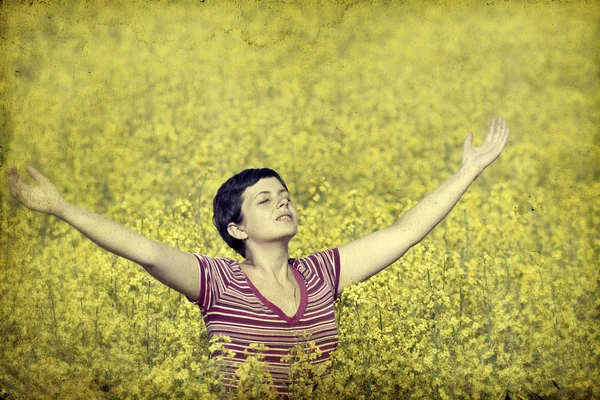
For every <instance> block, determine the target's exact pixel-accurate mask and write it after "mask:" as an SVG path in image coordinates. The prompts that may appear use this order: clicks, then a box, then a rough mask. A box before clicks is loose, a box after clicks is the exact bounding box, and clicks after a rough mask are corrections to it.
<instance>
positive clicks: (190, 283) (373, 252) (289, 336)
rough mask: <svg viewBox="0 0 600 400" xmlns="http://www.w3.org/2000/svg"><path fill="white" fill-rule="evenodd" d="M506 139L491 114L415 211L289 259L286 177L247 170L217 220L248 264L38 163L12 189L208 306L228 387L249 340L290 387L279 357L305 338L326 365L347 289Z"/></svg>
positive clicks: (279, 384) (425, 227) (411, 235)
mask: <svg viewBox="0 0 600 400" xmlns="http://www.w3.org/2000/svg"><path fill="white" fill-rule="evenodd" d="M508 136H509V129H508V128H507V126H506V122H505V121H504V120H503V119H502V118H501V117H497V118H494V119H493V120H492V121H491V122H490V125H489V130H488V134H487V136H486V138H485V140H484V142H483V144H482V145H481V146H480V147H473V139H474V135H473V134H472V133H471V132H469V133H468V135H467V138H466V139H465V142H464V146H463V152H462V166H461V168H460V170H459V171H458V172H457V173H456V174H454V175H452V176H451V177H450V178H449V179H448V180H446V181H445V182H444V183H442V184H441V185H440V186H439V187H438V188H436V189H435V190H434V191H432V192H431V193H429V194H428V195H427V196H425V197H424V198H423V199H422V200H421V201H420V202H419V203H417V204H416V205H415V206H413V207H412V208H411V209H410V210H408V211H407V212H406V213H405V214H404V215H403V216H402V217H400V218H399V219H398V220H397V221H396V222H395V223H394V224H393V225H392V226H390V227H387V228H384V229H381V230H379V231H377V232H374V233H371V234H369V235H367V236H365V237H362V238H359V239H357V240H354V241H352V242H350V243H347V244H345V245H343V246H341V247H339V248H334V249H329V250H325V251H321V252H318V253H315V254H312V255H310V256H308V257H304V258H300V259H290V258H288V244H289V242H290V240H291V239H292V238H293V237H294V236H295V235H296V233H297V230H298V213H297V211H296V207H295V206H294V203H293V201H292V199H291V197H290V193H289V191H288V189H287V186H286V184H285V182H284V181H283V179H281V177H280V176H279V175H278V174H277V173H276V172H275V171H273V170H270V169H252V170H245V171H242V172H241V173H239V174H237V175H235V176H234V177H232V178H230V179H229V180H228V181H227V182H225V183H224V184H223V185H222V186H221V188H220V189H219V191H218V192H217V195H216V197H215V200H214V204H213V206H214V216H213V221H214V223H215V225H216V227H217V229H218V230H219V233H220V234H221V236H222V237H223V239H224V240H225V241H226V242H227V244H228V245H229V246H230V247H232V248H233V249H234V250H235V251H236V252H238V253H239V254H240V255H241V256H242V257H244V259H245V260H244V261H243V262H241V263H240V262H236V261H234V260H231V259H227V258H213V257H209V256H205V255H200V254H196V253H188V252H185V251H181V250H178V249H176V248H173V247H171V246H168V245H166V244H164V243H160V242H156V241H154V240H151V239H148V238H146V237H145V236H143V235H141V234H138V233H136V232H134V231H132V230H130V229H128V228H126V227H125V226H122V225H120V224H118V223H116V222H113V221H111V220H109V219H107V218H104V217H102V216H100V215H98V214H94V213H92V212H90V211H86V210H84V209H82V208H80V207H78V206H76V205H74V204H72V203H69V202H68V201H66V200H65V199H63V197H62V196H61V194H60V192H59V191H58V189H57V188H56V186H54V184H52V182H51V181H50V180H49V179H48V178H46V177H45V176H43V175H42V174H41V173H40V172H38V171H37V170H36V169H34V168H33V167H29V168H28V169H27V171H28V172H29V174H30V175H31V176H32V177H33V178H34V179H35V180H36V181H37V182H38V183H39V185H38V186H33V185H28V184H26V183H25V182H23V181H22V180H21V178H20V177H19V174H18V173H17V171H16V169H15V168H14V167H11V168H9V170H8V180H9V185H10V191H11V194H12V196H13V197H14V198H16V199H17V200H19V201H20V202H21V203H23V204H24V205H25V206H27V207H28V208H30V209H32V210H34V211H39V212H43V213H48V214H52V215H54V216H56V217H58V218H60V219H62V220H63V221H65V222H67V223H69V224H70V225H72V226H73V227H75V228H76V229H77V230H79V231H80V232H81V233H83V234H84V235H85V236H87V237H88V238H89V239H91V240H92V241H93V242H94V243H96V244H97V245H99V246H101V247H102V248H104V249H106V250H108V251H110V252H112V253H114V254H116V255H119V256H122V257H125V258H127V259H129V260H131V261H133V262H135V263H137V264H139V265H141V266H142V267H144V268H145V269H146V270H147V271H148V272H149V273H150V274H151V275H152V276H153V277H155V278H156V279H158V280H159V281H160V282H162V283H164V284H165V285H167V286H169V287H171V288H173V289H175V290H177V291H179V292H180V293H182V294H184V295H185V296H187V298H188V299H189V300H190V301H192V302H193V303H194V304H196V305H198V306H199V307H200V309H201V311H202V315H203V318H204V321H205V323H206V326H207V331H208V333H209V335H210V336H213V335H217V334H224V335H228V336H230V338H231V343H226V345H225V347H226V348H227V349H229V350H232V351H233V352H234V353H235V355H234V357H233V358H231V359H229V360H228V361H226V362H224V363H222V364H221V368H222V371H223V372H224V375H225V379H224V381H223V382H224V384H225V385H227V386H232V387H235V386H236V381H235V373H234V372H235V369H236V368H237V367H238V366H239V365H240V363H241V362H242V361H243V360H244V350H246V349H248V348H249V346H250V343H262V344H265V345H266V346H267V347H268V350H267V351H266V352H265V355H266V358H265V361H266V362H267V364H268V371H269V372H271V375H272V377H273V382H274V386H275V387H276V388H277V390H278V391H279V392H282V393H285V392H288V391H289V388H288V384H289V382H288V376H287V375H288V370H289V363H286V362H284V361H283V360H282V357H283V356H285V355H286V354H287V353H288V352H289V350H290V349H291V348H292V347H294V345H295V344H297V343H298V342H299V341H301V340H306V339H309V340H314V341H315V343H316V345H317V346H318V347H319V349H320V351H321V355H320V357H319V358H318V359H317V360H316V361H315V362H316V363H319V362H323V361H325V360H327V359H328V358H329V357H330V354H331V352H332V351H333V350H335V348H336V346H337V326H336V323H335V318H334V315H333V303H334V301H335V299H336V298H337V297H338V296H339V295H340V293H342V291H343V290H344V288H345V287H347V286H348V285H349V284H350V283H352V282H361V281H364V280H366V279H368V278H369V277H371V276H372V275H374V274H376V273H377V272H379V271H381V270H382V269H384V268H386V267H387V266H389V265H391V264H392V263H394V262H395V261H396V260H398V259H399V258H400V257H401V256H402V255H403V254H404V253H405V252H406V251H407V250H408V249H410V248H411V247H412V246H414V245H415V244H417V243H419V242H420V241H421V240H422V239H423V238H424V237H425V236H426V235H427V234H428V233H429V232H430V231H431V230H432V229H433V228H434V227H435V226H436V225H437V224H438V223H439V222H440V221H441V220H442V219H443V218H444V217H445V216H446V215H447V214H448V213H449V212H450V210H451V209H452V208H453V207H454V205H455V204H456V203H457V202H458V200H459V199H460V197H461V196H462V195H463V193H464V192H465V191H466V190H467V188H468V187H469V186H470V184H471V183H472V182H473V181H474V180H475V179H476V178H477V177H478V176H479V175H480V174H481V173H482V172H483V170H484V169H485V168H486V167H487V166H489V165H490V164H491V163H492V162H493V161H494V160H495V159H497V158H498V157H499V156H500V153H501V152H502V150H503V149H504V147H505V145H506V142H507V140H508Z"/></svg>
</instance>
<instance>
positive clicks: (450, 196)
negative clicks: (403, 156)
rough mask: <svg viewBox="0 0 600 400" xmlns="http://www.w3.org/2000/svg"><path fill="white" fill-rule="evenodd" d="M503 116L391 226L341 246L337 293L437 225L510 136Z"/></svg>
mask: <svg viewBox="0 0 600 400" xmlns="http://www.w3.org/2000/svg"><path fill="white" fill-rule="evenodd" d="M509 133H510V132H509V129H508V128H507V126H506V121H504V120H503V119H502V117H497V118H494V119H493V120H492V121H491V122H490V126H489V130H488V134H487V136H486V137H485V140H484V142H483V144H482V145H481V146H479V147H473V139H474V136H473V133H471V132H469V133H468V134H467V138H466V139H465V142H464V146H463V153H462V166H461V168H460V170H459V171H458V172H457V173H456V174H454V175H452V176H451V177H450V178H449V179H448V180H446V181H445V182H444V183H442V184H441V185H440V186H439V187H437V188H436V189H435V190H434V191H432V192H431V193H429V194H428V195H427V196H425V197H424V198H423V199H422V200H421V201H419V202H418V203H417V204H415V205H414V206H413V207H412V208H411V209H409V210H408V211H407V212H406V213H405V214H404V215H402V216H401V217H400V218H399V219H398V220H397V221H396V222H395V223H394V224H393V225H392V226H390V227H388V228H385V229H382V230H379V231H377V232H374V233H371V234H369V235H367V236H365V237H362V238H360V239H357V240H354V241H352V242H350V243H348V244H345V245H343V246H341V247H340V248H339V251H340V261H341V271H340V284H339V289H338V294H339V293H341V292H342V290H343V288H344V287H345V286H347V285H348V284H350V283H351V282H355V281H357V282H362V281H364V280H366V279H368V278H369V277H371V276H372V275H374V274H376V273H377V272H379V271H381V270H382V269H384V268H386V267H387V266H389V265H391V264H392V263H394V262H395V261H397V260H398V259H399V258H400V257H402V256H403V255H404V253H406V251H408V249H410V248H411V247H412V246H414V245H415V244H417V243H419V242H420V241H421V240H422V239H423V238H424V237H425V236H427V234H428V233H429V232H431V230H433V228H435V227H436V226H437V225H438V224H439V223H440V222H441V221H442V220H443V219H444V218H445V217H446V215H448V213H449V212H450V210H452V208H454V206H455V205H456V203H457V202H458V200H459V199H460V198H461V197H462V195H463V194H464V193H465V192H466V190H467V189H468V188H469V186H470V185H471V183H473V181H474V180H475V179H476V178H477V177H478V176H479V175H480V174H481V173H482V172H483V170H484V169H485V168H487V167H488V166H489V165H490V164H491V163H492V162H494V160H496V159H497V158H498V157H499V156H500V153H502V150H503V149H504V146H505V145H506V142H507V140H508V136H509Z"/></svg>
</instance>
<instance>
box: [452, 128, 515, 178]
mask: <svg viewBox="0 0 600 400" xmlns="http://www.w3.org/2000/svg"><path fill="white" fill-rule="evenodd" d="M509 134H510V129H508V128H507V126H506V121H505V120H504V119H502V117H496V118H494V119H492V120H491V121H490V127H489V129H488V134H487V136H486V137H485V139H484V141H483V143H482V144H481V146H479V147H473V139H474V135H473V133H472V132H469V133H468V134H467V138H466V139H465V143H464V147H463V153H462V165H463V166H470V167H474V168H475V169H477V171H479V173H481V172H483V170H484V169H485V168H487V166H488V165H490V164H491V163H493V162H494V160H496V159H497V158H498V157H499V156H500V153H502V150H503V149H504V146H506V142H507V141H508V136H509Z"/></svg>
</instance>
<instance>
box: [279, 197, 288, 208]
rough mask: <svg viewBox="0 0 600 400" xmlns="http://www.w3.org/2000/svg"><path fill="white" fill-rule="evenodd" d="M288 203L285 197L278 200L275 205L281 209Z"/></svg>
mask: <svg viewBox="0 0 600 400" xmlns="http://www.w3.org/2000/svg"><path fill="white" fill-rule="evenodd" d="M287 203H288V199H287V198H285V197H282V198H281V200H279V204H277V206H278V207H281V206H283V205H286V204H287Z"/></svg>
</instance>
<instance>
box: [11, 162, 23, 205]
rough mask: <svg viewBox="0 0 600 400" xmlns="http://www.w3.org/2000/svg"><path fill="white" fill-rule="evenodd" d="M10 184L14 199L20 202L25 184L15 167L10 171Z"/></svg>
mask: <svg viewBox="0 0 600 400" xmlns="http://www.w3.org/2000/svg"><path fill="white" fill-rule="evenodd" d="M8 184H9V187H10V194H11V195H12V197H14V198H15V199H17V200H19V198H20V194H21V191H22V189H23V182H22V181H21V177H20V176H19V173H18V172H17V169H16V168H15V167H12V168H11V169H10V171H8Z"/></svg>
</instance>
